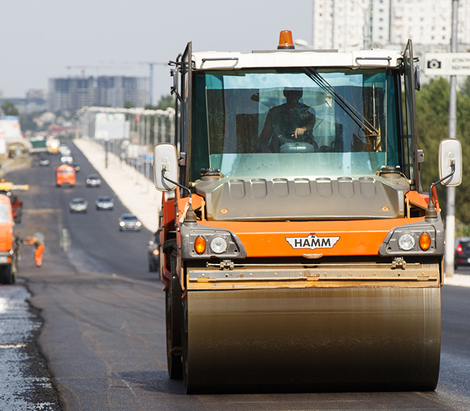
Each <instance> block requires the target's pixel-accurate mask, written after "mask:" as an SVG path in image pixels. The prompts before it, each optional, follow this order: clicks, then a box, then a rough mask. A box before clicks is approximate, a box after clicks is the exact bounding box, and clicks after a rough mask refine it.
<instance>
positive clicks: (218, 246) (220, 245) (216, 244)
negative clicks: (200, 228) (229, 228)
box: [211, 237, 227, 254]
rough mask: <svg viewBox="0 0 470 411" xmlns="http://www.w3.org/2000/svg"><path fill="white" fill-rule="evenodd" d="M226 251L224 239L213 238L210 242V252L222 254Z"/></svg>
mask: <svg viewBox="0 0 470 411" xmlns="http://www.w3.org/2000/svg"><path fill="white" fill-rule="evenodd" d="M226 249H227V241H226V240H225V238H222V237H214V238H213V239H212V240H211V250H212V251H213V252H214V253H216V254H220V253H223V252H224V251H225V250H226Z"/></svg>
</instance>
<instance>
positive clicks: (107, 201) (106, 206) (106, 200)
mask: <svg viewBox="0 0 470 411" xmlns="http://www.w3.org/2000/svg"><path fill="white" fill-rule="evenodd" d="M95 204H96V209H97V210H98V211H99V210H113V209H114V200H113V199H112V198H111V197H109V196H99V197H98V199H97V200H96V201H95Z"/></svg>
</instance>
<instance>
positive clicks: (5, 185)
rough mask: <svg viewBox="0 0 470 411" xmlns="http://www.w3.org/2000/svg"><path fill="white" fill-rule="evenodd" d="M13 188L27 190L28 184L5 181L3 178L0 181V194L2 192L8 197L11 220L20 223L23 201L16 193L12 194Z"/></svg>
mask: <svg viewBox="0 0 470 411" xmlns="http://www.w3.org/2000/svg"><path fill="white" fill-rule="evenodd" d="M13 190H15V191H28V190H29V185H28V184H14V183H12V182H11V181H5V179H4V178H2V179H1V181H0V194H4V195H6V196H7V197H8V198H9V199H10V202H11V209H12V215H13V221H14V222H15V224H21V217H22V216H23V202H22V201H21V200H19V199H18V196H17V195H16V194H13Z"/></svg>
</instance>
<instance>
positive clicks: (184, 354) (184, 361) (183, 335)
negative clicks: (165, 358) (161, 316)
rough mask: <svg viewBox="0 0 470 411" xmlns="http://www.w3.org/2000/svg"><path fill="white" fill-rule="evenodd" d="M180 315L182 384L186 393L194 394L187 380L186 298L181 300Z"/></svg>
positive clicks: (194, 391)
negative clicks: (181, 319)
mask: <svg viewBox="0 0 470 411" xmlns="http://www.w3.org/2000/svg"><path fill="white" fill-rule="evenodd" d="M182 317H183V321H182V322H181V354H182V355H181V364H182V368H183V386H184V391H185V392H186V394H195V393H196V390H195V389H194V387H193V386H192V385H191V383H190V381H189V364H188V351H189V344H188V300H187V299H184V300H182Z"/></svg>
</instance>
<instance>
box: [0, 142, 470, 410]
mask: <svg viewBox="0 0 470 411" xmlns="http://www.w3.org/2000/svg"><path fill="white" fill-rule="evenodd" d="M69 145H70V146H71V148H72V155H73V157H74V160H75V162H77V163H78V164H80V166H81V167H82V169H81V171H80V172H79V173H78V175H77V177H78V184H77V186H76V187H75V188H57V187H56V186H55V183H54V177H53V174H54V166H55V165H57V164H58V163H59V158H58V157H52V156H51V165H50V166H49V167H39V166H38V165H37V162H34V161H33V164H32V166H31V168H29V169H23V170H18V171H15V172H12V173H10V174H9V175H8V179H9V180H12V181H14V182H18V183H22V182H25V183H26V182H27V183H29V184H30V186H31V189H30V190H29V191H28V192H25V193H22V194H21V198H22V199H23V201H24V209H25V212H24V223H23V225H22V227H20V228H19V229H18V231H19V232H20V233H21V235H22V236H26V235H28V234H31V233H34V232H36V231H40V232H42V233H43V234H44V235H45V238H46V252H45V261H44V264H43V266H42V267H41V268H36V267H35V266H34V264H33V259H32V249H31V248H27V246H23V247H22V257H21V261H20V268H19V275H20V280H19V281H18V283H17V285H15V286H13V287H10V288H3V290H5V293H6V292H7V290H17V292H16V295H17V294H18V293H19V294H21V292H19V291H21V290H25V291H24V292H23V294H24V295H26V296H27V292H29V293H30V294H31V297H30V299H29V301H30V304H31V305H32V309H33V310H39V311H35V312H37V313H39V314H38V315H40V317H39V318H40V319H41V321H42V328H40V330H38V331H39V332H35V331H34V330H33V331H31V330H29V331H28V329H26V331H25V332H29V333H31V338H37V342H38V348H39V350H40V352H41V353H42V355H39V354H37V361H38V363H39V362H40V361H41V360H42V356H43V358H44V359H45V360H46V362H47V366H48V368H49V370H50V373H51V381H52V383H53V385H54V386H55V388H56V389H57V392H58V396H59V399H60V402H59V403H58V404H57V406H51V407H50V408H47V407H45V406H44V407H43V406H41V405H40V403H39V402H38V406H37V407H34V406H31V407H30V406H24V407H23V406H22V405H21V404H23V403H21V402H18V406H17V407H15V406H12V407H11V408H10V409H11V410H15V411H16V410H30V409H31V410H40V409H53V410H56V409H61V410H74V411H78V410H84V411H95V410H96V411H106V410H110V411H111V410H112V411H118V410H119V411H133V410H136V411H137V410H139V411H143V410H145V411H147V410H168V411H170V410H171V411H177V410H185V411H186V410H195V411H206V410H214V411H219V410H224V411H231V410H382V409H383V410H456V409H462V410H463V409H470V315H469V313H470V288H465V287H455V286H450V285H445V286H444V288H443V292H442V296H443V302H442V314H443V315H442V331H443V338H442V363H441V371H440V379H439V386H438V388H437V390H436V391H435V392H398V393H397V392H393V393H382V392H380V393H378V392H376V393H374V392H373V393H360V392H358V393H267V394H266V393H265V394H257V393H247V394H236V395H232V394H230V395H227V394H220V395H193V396H188V395H185V394H184V392H183V386H182V383H181V382H180V381H172V380H170V379H169V378H168V376H167V372H166V352H165V324H164V319H165V316H164V293H163V287H162V285H161V283H160V282H159V280H158V274H156V273H149V272H148V267H147V260H146V245H147V241H148V240H149V239H150V235H151V233H150V232H149V231H148V230H142V232H140V233H134V232H119V231H118V223H117V220H118V217H119V215H120V214H121V213H122V212H124V211H125V208H124V206H123V205H122V203H121V202H120V201H119V200H118V199H116V206H115V209H114V211H99V212H98V211H96V210H95V207H94V201H95V199H96V198H97V196H98V195H104V194H109V195H112V196H114V194H113V192H112V190H111V189H110V187H108V186H107V185H106V184H103V185H102V186H101V188H99V189H98V188H86V187H85V183H84V181H85V177H86V175H87V174H89V173H92V172H95V170H94V169H93V168H92V166H91V165H90V163H89V162H88V161H87V159H86V158H85V157H84V156H83V154H82V153H81V152H80V151H79V150H78V149H77V148H76V147H75V146H73V144H71V143H70V144H69ZM74 197H84V198H86V199H87V200H88V201H89V203H90V206H89V210H88V213H87V214H70V213H69V211H68V203H69V201H70V200H71V199H72V198H74ZM64 234H65V237H64ZM64 238H65V240H66V241H64ZM61 240H62V241H61ZM25 287H26V288H25ZM12 294H15V292H14V291H12ZM2 296H3V294H2ZM23 298H27V297H23ZM9 326H11V324H10V325H9ZM2 327H4V324H3V323H2ZM33 328H34V327H33ZM37 328H39V327H37ZM27 338H30V337H27V336H26V337H25V340H27ZM0 355H2V356H4V355H5V350H0ZM4 371H5V370H2V375H4ZM22 372H23V377H24V378H25V379H27V378H29V377H31V375H29V374H28V373H30V374H31V373H33V371H31V370H29V369H26V370H23V371H22ZM35 389H36V390H38V389H40V385H39V388H37V387H36V388H35ZM50 390H51V388H50V386H48V384H44V391H45V392H46V394H44V395H45V396H47V395H49V394H50ZM48 393H49V394H48ZM2 394H4V393H1V394H0V403H1V400H2ZM37 398H40V396H38V397H37ZM48 398H49V397H48ZM49 399H50V398H49ZM38 401H39V400H38ZM44 401H45V402H46V400H44Z"/></svg>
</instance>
